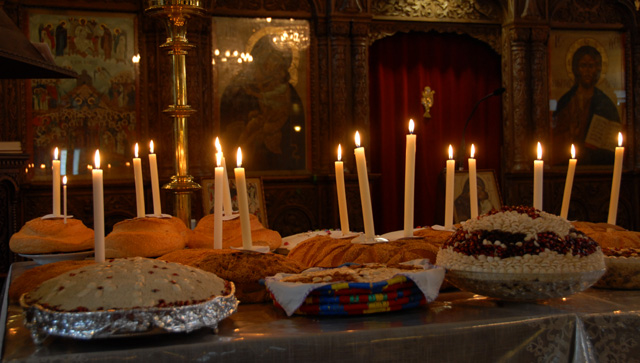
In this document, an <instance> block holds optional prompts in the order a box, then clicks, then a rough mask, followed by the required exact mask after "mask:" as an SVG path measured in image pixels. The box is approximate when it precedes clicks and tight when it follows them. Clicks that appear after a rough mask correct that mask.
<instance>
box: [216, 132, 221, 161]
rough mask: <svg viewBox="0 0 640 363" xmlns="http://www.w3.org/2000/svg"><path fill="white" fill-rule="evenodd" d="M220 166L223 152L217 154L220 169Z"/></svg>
mask: <svg viewBox="0 0 640 363" xmlns="http://www.w3.org/2000/svg"><path fill="white" fill-rule="evenodd" d="M216 140H217V139H216ZM220 164H222V153H221V152H217V153H216V165H218V167H220Z"/></svg>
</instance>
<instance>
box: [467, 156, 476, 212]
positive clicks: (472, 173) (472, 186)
mask: <svg viewBox="0 0 640 363" xmlns="http://www.w3.org/2000/svg"><path fill="white" fill-rule="evenodd" d="M475 155H476V147H475V145H473V144H471V157H470V158H469V204H470V205H471V218H477V217H478V178H477V176H476V159H475V158H474V156H475Z"/></svg>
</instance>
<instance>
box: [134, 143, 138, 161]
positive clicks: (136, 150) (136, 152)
mask: <svg viewBox="0 0 640 363" xmlns="http://www.w3.org/2000/svg"><path fill="white" fill-rule="evenodd" d="M134 150H135V154H136V158H137V157H138V143H137V142H136V147H135V148H134Z"/></svg>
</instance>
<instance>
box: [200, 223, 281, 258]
mask: <svg viewBox="0 0 640 363" xmlns="http://www.w3.org/2000/svg"><path fill="white" fill-rule="evenodd" d="M249 220H250V221H251V240H252V241H253V244H254V245H255V246H269V249H270V250H275V249H276V248H278V247H280V245H281V244H282V237H281V236H280V233H278V232H277V231H274V230H271V229H267V228H264V226H263V225H262V223H260V220H259V219H258V217H256V216H254V215H253V214H251V215H249ZM213 224H214V215H213V214H208V215H206V216H204V217H202V219H200V221H199V222H198V225H196V228H195V229H194V230H193V233H191V235H190V236H189V241H188V242H187V246H188V247H189V248H213V230H214V227H213ZM230 247H242V229H241V227H240V218H235V219H230V220H226V221H223V222H222V248H230Z"/></svg>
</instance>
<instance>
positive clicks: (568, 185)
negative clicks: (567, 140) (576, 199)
mask: <svg viewBox="0 0 640 363" xmlns="http://www.w3.org/2000/svg"><path fill="white" fill-rule="evenodd" d="M577 162H578V159H576V147H575V146H573V144H571V159H569V169H567V180H566V181H565V182H564V195H563V196H562V208H561V209H560V217H562V218H567V215H568V214H569V202H571V189H572V188H573V176H574V174H575V172H576V163H577Z"/></svg>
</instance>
